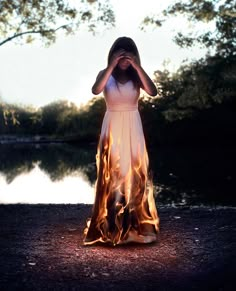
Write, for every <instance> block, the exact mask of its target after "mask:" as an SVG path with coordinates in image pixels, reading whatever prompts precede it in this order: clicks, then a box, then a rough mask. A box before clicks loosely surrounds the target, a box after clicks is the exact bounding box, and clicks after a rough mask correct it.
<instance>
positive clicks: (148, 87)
mask: <svg viewBox="0 0 236 291" xmlns="http://www.w3.org/2000/svg"><path fill="white" fill-rule="evenodd" d="M135 69H136V71H137V73H138V76H139V78H140V80H141V82H142V84H143V89H144V90H145V91H146V92H147V93H148V94H149V95H151V96H156V95H157V88H156V86H155V84H154V83H153V81H152V80H151V78H150V77H149V76H148V75H147V73H146V72H145V71H144V69H143V68H142V67H141V66H136V68H135Z"/></svg>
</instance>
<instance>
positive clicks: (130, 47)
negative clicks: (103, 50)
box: [107, 36, 142, 85]
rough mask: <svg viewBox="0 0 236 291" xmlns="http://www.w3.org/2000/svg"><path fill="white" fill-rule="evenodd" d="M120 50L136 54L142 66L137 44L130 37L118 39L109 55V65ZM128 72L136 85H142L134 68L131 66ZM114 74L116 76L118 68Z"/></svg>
mask: <svg viewBox="0 0 236 291" xmlns="http://www.w3.org/2000/svg"><path fill="white" fill-rule="evenodd" d="M120 49H124V50H125V51H127V52H130V53H132V54H134V55H135V56H136V57H137V60H138V63H139V64H141V61H140V56H139V52H138V48H137V46H136V44H135V42H134V41H133V40H132V38H130V37H126V36H122V37H119V38H117V39H116V40H115V42H114V43H113V45H112V46H111V48H110V51H109V54H108V60H107V62H108V65H109V64H110V62H111V58H112V55H113V54H114V53H115V52H117V51H118V50H120ZM127 71H128V74H129V76H130V78H131V80H132V81H134V83H135V84H136V85H138V84H139V85H141V84H142V82H141V80H140V78H139V76H138V74H137V72H136V70H135V69H134V68H133V67H131V66H130V67H129V68H128V69H127ZM113 72H114V74H115V75H116V73H117V67H116V68H115V69H114V71H113Z"/></svg>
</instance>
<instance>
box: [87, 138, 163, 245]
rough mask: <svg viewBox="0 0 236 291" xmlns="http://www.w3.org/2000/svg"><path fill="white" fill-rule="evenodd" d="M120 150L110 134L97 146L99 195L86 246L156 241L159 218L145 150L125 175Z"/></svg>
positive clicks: (96, 184)
mask: <svg viewBox="0 0 236 291" xmlns="http://www.w3.org/2000/svg"><path fill="white" fill-rule="evenodd" d="M119 147H120V140H118V141H117V142H116V143H115V142H114V140H113V137H112V134H111V133H110V134H109V135H108V136H107V137H106V138H103V139H100V142H99V144H98V147H97V155H96V165H97V180H96V183H95V189H96V193H95V194H96V195H95V201H94V206H93V211H92V218H91V219H88V221H87V227H86V228H85V230H84V235H85V238H84V245H91V244H94V243H96V242H104V243H111V244H113V245H117V244H124V243H128V242H139V243H149V242H153V241H156V238H157V234H158V232H159V217H158V213H157V210H156V205H155V199H154V195H153V184H152V177H151V176H150V175H149V174H148V164H149V160H148V154H147V150H146V146H145V144H144V149H143V150H141V146H140V145H139V147H138V151H137V153H135V157H132V159H131V161H132V162H131V163H130V165H129V169H128V171H126V172H125V171H122V167H121V166H122V165H121V157H120V155H119Z"/></svg>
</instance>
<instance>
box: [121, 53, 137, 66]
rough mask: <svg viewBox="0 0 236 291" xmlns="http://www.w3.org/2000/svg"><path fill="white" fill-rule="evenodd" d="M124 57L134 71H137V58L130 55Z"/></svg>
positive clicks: (126, 54)
mask: <svg viewBox="0 0 236 291" xmlns="http://www.w3.org/2000/svg"><path fill="white" fill-rule="evenodd" d="M124 57H125V58H126V59H127V60H128V61H129V63H130V64H131V66H132V67H133V68H134V69H135V70H137V69H138V67H139V62H138V58H137V57H136V56H135V55H133V54H132V53H125V55H124Z"/></svg>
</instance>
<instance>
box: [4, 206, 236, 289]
mask: <svg viewBox="0 0 236 291" xmlns="http://www.w3.org/2000/svg"><path fill="white" fill-rule="evenodd" d="M90 213H91V205H68V204H66V205H42V204H40V205H27V204H23V205H20V204H15V205H0V221H1V237H0V290H1V291H5V290H14V291H15V290H34V291H35V290H165V291H168V290H176V291H177V290H201V291H202V290H219V291H220V290H227V291H228V290H235V288H236V287H235V286H234V285H235V284H234V280H235V276H236V256H235V253H236V245H235V242H236V240H235V230H236V208H233V207H215V208H214V207H206V206H205V207H203V206H198V207H186V206H185V207H183V206H182V207H164V206H162V207H159V208H158V214H159V218H160V233H159V237H158V241H157V242H156V243H154V244H150V245H139V244H133V245H126V246H116V247H112V246H105V245H97V246H83V245H82V234H83V229H84V227H85V221H86V219H87V218H88V217H89V216H90Z"/></svg>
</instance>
